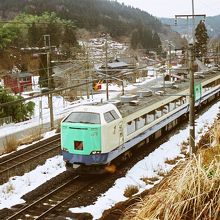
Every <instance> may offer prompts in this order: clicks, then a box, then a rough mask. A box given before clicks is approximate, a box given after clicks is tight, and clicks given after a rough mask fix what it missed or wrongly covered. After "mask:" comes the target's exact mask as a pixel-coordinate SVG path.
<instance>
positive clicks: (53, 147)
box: [0, 134, 60, 184]
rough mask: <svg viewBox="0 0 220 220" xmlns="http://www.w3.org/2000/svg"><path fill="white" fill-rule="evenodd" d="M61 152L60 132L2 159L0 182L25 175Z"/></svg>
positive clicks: (0, 161) (0, 162)
mask: <svg viewBox="0 0 220 220" xmlns="http://www.w3.org/2000/svg"><path fill="white" fill-rule="evenodd" d="M59 152H60V134H57V135H55V136H53V137H50V138H48V139H46V140H43V141H40V142H38V143H36V144H33V145H31V146H29V147H27V148H25V149H23V150H21V151H17V152H15V153H12V154H10V155H8V156H6V157H3V158H1V160H0V176H1V178H0V184H3V183H5V182H6V181H8V179H9V178H10V177H12V176H16V175H19V176H20V175H23V174H24V173H25V172H28V171H30V170H32V169H34V168H35V167H36V166H38V165H40V164H43V163H44V162H45V160H46V159H48V158H49V157H53V156H55V155H57V154H59Z"/></svg>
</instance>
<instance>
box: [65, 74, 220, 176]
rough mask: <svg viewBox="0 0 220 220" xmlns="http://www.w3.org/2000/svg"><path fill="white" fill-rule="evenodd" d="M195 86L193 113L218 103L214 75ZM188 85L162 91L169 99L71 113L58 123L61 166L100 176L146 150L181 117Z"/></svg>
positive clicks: (219, 84)
mask: <svg viewBox="0 0 220 220" xmlns="http://www.w3.org/2000/svg"><path fill="white" fill-rule="evenodd" d="M196 83H197V84H200V85H201V88H202V91H201V95H200V96H199V98H198V99H197V100H196V103H195V106H196V108H199V107H201V106H202V105H204V104H207V103H208V102H211V101H212V100H213V99H215V98H218V97H219V95H220V74H219V72H212V73H207V74H206V75H205V77H204V76H203V77H198V79H196ZM188 85H189V82H187V80H185V82H181V83H179V84H178V87H177V86H176V87H172V88H166V93H167V94H169V96H160V95H156V94H153V95H152V96H150V97H143V95H142V96H141V98H138V97H137V96H130V97H133V98H134V99H135V100H134V101H129V102H121V103H118V104H117V105H115V104H112V103H96V104H90V105H83V106H78V107H75V108H74V110H73V111H72V112H71V113H70V114H69V115H68V116H67V117H66V118H64V119H63V121H62V123H61V148H62V155H63V159H64V161H65V162H66V166H67V167H68V168H72V169H74V170H76V171H79V172H84V171H85V172H91V173H94V172H95V173H96V172H97V173H102V172H105V171H106V170H108V169H106V168H108V167H109V166H110V165H111V164H112V163H113V164H114V161H115V160H116V159H118V158H119V157H121V158H122V159H124V157H125V156H128V155H129V154H128V152H130V151H131V149H133V147H134V146H137V145H138V146H140V145H145V146H146V147H147V143H148V142H149V141H151V140H153V139H156V138H159V137H161V136H162V135H163V134H164V133H166V132H168V131H169V130H171V129H172V128H173V127H175V126H176V125H177V124H178V123H179V122H180V121H181V119H182V118H183V117H186V116H187V114H188V111H189V102H188V94H189V89H188ZM171 94H173V95H171ZM78 165H80V166H78ZM76 167H77V168H76Z"/></svg>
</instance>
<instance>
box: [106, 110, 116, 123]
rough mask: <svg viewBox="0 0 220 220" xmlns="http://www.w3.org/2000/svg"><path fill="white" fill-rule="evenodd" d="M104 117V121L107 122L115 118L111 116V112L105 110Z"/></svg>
mask: <svg viewBox="0 0 220 220" xmlns="http://www.w3.org/2000/svg"><path fill="white" fill-rule="evenodd" d="M104 118H105V121H106V122H107V123H109V122H112V121H114V120H115V118H114V117H113V115H112V114H111V112H106V113H104Z"/></svg>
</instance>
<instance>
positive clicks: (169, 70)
mask: <svg viewBox="0 0 220 220" xmlns="http://www.w3.org/2000/svg"><path fill="white" fill-rule="evenodd" d="M169 81H171V43H170V41H169Z"/></svg>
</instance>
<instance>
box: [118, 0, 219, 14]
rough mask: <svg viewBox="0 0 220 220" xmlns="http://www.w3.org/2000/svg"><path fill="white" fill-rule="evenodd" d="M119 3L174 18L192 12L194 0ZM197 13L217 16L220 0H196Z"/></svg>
mask: <svg viewBox="0 0 220 220" xmlns="http://www.w3.org/2000/svg"><path fill="white" fill-rule="evenodd" d="M117 1H118V2H119V3H122V2H124V4H125V5H131V6H133V7H136V8H140V9H142V10H144V11H146V12H148V13H149V14H151V15H153V16H156V17H169V18H174V17H175V15H180V14H192V0H117ZM194 9H195V14H206V16H215V15H219V14H220V10H219V9H220V0H194Z"/></svg>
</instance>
